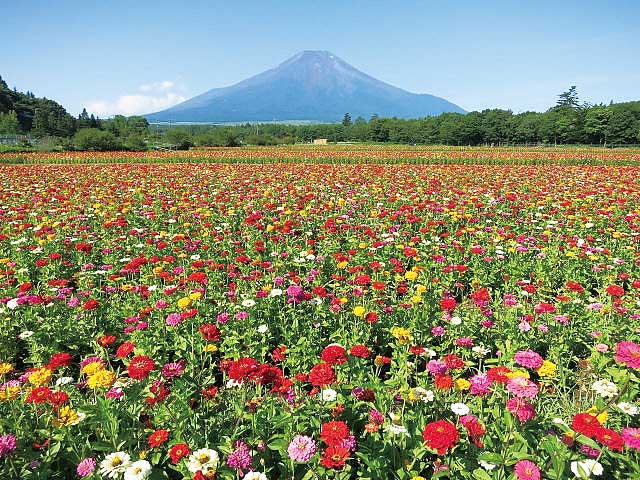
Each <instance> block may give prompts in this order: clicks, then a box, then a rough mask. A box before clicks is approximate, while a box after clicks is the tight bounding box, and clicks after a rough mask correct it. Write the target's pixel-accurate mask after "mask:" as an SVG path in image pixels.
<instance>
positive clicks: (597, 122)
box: [584, 105, 611, 143]
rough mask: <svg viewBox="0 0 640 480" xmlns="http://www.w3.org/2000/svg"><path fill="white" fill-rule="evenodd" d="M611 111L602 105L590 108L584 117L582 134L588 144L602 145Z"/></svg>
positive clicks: (604, 140)
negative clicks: (583, 133)
mask: <svg viewBox="0 0 640 480" xmlns="http://www.w3.org/2000/svg"><path fill="white" fill-rule="evenodd" d="M610 118H611V110H610V109H609V108H607V107H605V106H604V105H598V106H594V107H590V108H589V109H588V110H587V111H586V113H585V117H584V132H585V135H586V138H587V141H589V142H590V143H603V142H606V138H607V127H608V126H609V119H610Z"/></svg>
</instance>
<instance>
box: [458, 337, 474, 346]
mask: <svg viewBox="0 0 640 480" xmlns="http://www.w3.org/2000/svg"><path fill="white" fill-rule="evenodd" d="M456 345H457V346H459V347H472V346H473V340H472V339H471V338H469V337H460V338H458V339H456Z"/></svg>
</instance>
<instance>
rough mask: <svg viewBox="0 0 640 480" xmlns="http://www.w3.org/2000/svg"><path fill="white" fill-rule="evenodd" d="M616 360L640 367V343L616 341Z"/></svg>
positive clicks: (631, 366) (633, 366) (629, 365)
mask: <svg viewBox="0 0 640 480" xmlns="http://www.w3.org/2000/svg"><path fill="white" fill-rule="evenodd" d="M615 359H616V362H619V363H624V364H625V365H626V366H627V367H630V368H640V345H638V344H637V343H634V342H618V343H616V356H615Z"/></svg>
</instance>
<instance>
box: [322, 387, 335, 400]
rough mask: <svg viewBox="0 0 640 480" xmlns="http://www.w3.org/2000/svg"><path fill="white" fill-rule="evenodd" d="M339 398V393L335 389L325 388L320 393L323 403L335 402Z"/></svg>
mask: <svg viewBox="0 0 640 480" xmlns="http://www.w3.org/2000/svg"><path fill="white" fill-rule="evenodd" d="M337 397H338V392H336V391H335V390H334V389H333V388H325V389H324V390H322V391H321V392H320V398H322V401H323V402H333V401H334V400H335V399H336V398H337Z"/></svg>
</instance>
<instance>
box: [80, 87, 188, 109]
mask: <svg viewBox="0 0 640 480" xmlns="http://www.w3.org/2000/svg"><path fill="white" fill-rule="evenodd" d="M138 89H139V90H140V91H141V92H144V93H136V94H133V95H122V96H120V97H119V98H117V99H116V100H113V101H110V100H91V101H88V102H86V103H85V104H84V107H85V108H86V109H87V112H89V113H90V114H91V113H93V114H94V115H98V116H99V117H109V116H111V115H138V114H144V113H153V112H157V111H158V110H163V109H165V108H169V107H171V106H173V105H176V104H178V103H180V102H184V101H185V100H186V99H187V97H185V96H183V95H181V94H180V93H178V92H176V91H175V89H176V84H175V83H174V82H172V81H170V80H164V81H162V82H153V83H146V84H144V85H140V87H139V88H138Z"/></svg>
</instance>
